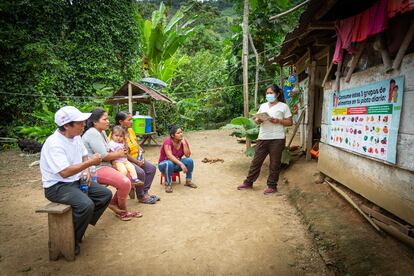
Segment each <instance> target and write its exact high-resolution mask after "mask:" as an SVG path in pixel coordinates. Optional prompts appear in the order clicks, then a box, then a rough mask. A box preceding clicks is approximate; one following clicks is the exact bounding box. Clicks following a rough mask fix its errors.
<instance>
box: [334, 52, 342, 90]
mask: <svg viewBox="0 0 414 276" xmlns="http://www.w3.org/2000/svg"><path fill="white" fill-rule="evenodd" d="M341 51H343V50H341ZM342 60H343V58H342V59H341V60H340V61H339V62H338V66H337V68H336V73H335V75H336V78H335V87H334V91H336V92H337V91H339V88H340V84H341V69H342Z"/></svg>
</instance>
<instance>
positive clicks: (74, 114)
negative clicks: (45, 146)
mask: <svg viewBox="0 0 414 276" xmlns="http://www.w3.org/2000/svg"><path fill="white" fill-rule="evenodd" d="M90 116H91V113H82V112H80V111H79V110H78V109H77V108H76V107H74V106H64V107H62V108H61V109H59V110H58V111H56V113H55V123H56V124H57V125H58V126H63V125H65V124H67V123H70V122H82V121H85V120H87V119H88V118H89V117H90Z"/></svg>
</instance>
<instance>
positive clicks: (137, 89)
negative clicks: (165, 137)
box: [106, 81, 175, 143]
mask: <svg viewBox="0 0 414 276" xmlns="http://www.w3.org/2000/svg"><path fill="white" fill-rule="evenodd" d="M153 101H163V102H167V103H170V104H174V103H175V102H174V101H173V100H172V99H170V98H168V97H167V96H166V95H164V94H162V93H160V92H158V91H156V90H154V89H152V88H151V87H148V86H146V85H145V84H142V83H136V82H133V81H127V82H125V83H124V85H122V86H121V88H119V89H118V91H116V92H115V93H114V94H113V95H112V96H111V97H109V98H108V99H107V100H106V103H107V104H112V105H117V104H125V103H128V110H129V112H130V113H132V102H136V103H143V104H148V105H149V115H150V116H151V117H152V118H153V120H152V126H153V132H151V133H146V134H144V135H143V136H144V141H143V142H142V143H144V142H145V141H146V140H148V141H151V140H153V141H154V142H155V143H157V142H156V141H155V140H154V139H153V138H152V135H155V134H156V132H157V127H156V122H155V108H154V103H153Z"/></svg>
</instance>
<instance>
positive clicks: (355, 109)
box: [328, 76, 404, 164]
mask: <svg viewBox="0 0 414 276" xmlns="http://www.w3.org/2000/svg"><path fill="white" fill-rule="evenodd" d="M403 87H404V77H403V76H399V77H394V78H392V79H388V80H383V81H379V82H375V83H370V84H367V85H364V86H361V87H356V88H352V89H348V90H342V91H339V92H334V93H332V98H331V102H330V105H329V116H328V121H329V124H328V144H330V145H333V146H336V147H340V148H343V149H347V150H350V151H353V152H357V153H359V154H362V155H365V156H369V157H372V158H377V159H380V160H384V161H387V162H389V163H393V164H395V163H396V147H397V136H398V128H399V124H400V115H401V106H402V101H403Z"/></svg>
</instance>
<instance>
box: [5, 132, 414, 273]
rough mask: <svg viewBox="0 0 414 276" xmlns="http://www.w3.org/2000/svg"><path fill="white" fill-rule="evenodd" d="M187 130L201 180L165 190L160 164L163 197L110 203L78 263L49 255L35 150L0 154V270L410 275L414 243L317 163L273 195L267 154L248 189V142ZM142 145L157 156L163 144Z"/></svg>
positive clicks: (296, 167) (298, 164)
mask: <svg viewBox="0 0 414 276" xmlns="http://www.w3.org/2000/svg"><path fill="white" fill-rule="evenodd" d="M186 137H187V138H188V139H189V141H190V145H191V148H192V152H193V158H194V160H195V171H194V182H195V183H196V184H198V185H199V188H198V189H195V190H194V189H189V188H187V187H184V186H183V184H178V183H177V184H174V186H173V187H174V192H173V193H172V194H166V193H165V192H164V191H163V189H162V186H161V185H160V184H159V180H160V178H159V177H160V174H159V172H158V171H157V174H156V177H155V179H154V182H153V187H152V189H151V192H152V193H155V194H158V195H160V196H161V197H162V199H161V201H160V202H158V203H157V204H155V205H145V204H140V203H138V202H137V201H136V200H132V199H129V200H128V206H129V208H130V209H131V210H136V209H138V210H140V211H141V212H142V213H143V214H144V217H143V218H140V219H134V220H132V221H129V222H121V221H119V220H118V219H117V218H116V217H115V216H114V215H113V213H111V211H109V210H107V211H106V212H105V213H104V215H103V216H102V218H101V220H100V221H99V223H98V225H97V226H96V227H89V228H88V230H87V232H86V237H85V239H84V241H83V243H82V244H81V254H80V255H79V256H78V257H77V258H76V261H75V262H67V261H66V260H65V259H62V258H61V259H59V260H58V261H55V262H50V261H49V260H48V248H47V239H48V237H47V235H48V233H47V216H46V215H45V214H35V213H34V211H35V209H36V208H37V207H39V206H42V205H44V204H45V203H46V202H47V200H45V198H44V195H43V189H42V187H41V182H40V173H39V168H38V167H32V168H29V167H28V164H30V163H31V162H33V161H35V160H37V159H38V157H36V156H22V155H21V153H20V151H17V150H12V151H6V152H1V153H0V244H1V246H0V275H113V274H125V275H136V274H139V275H413V271H414V250H413V249H410V248H408V247H406V246H405V245H403V244H401V243H400V242H398V241H396V240H394V239H393V238H391V237H389V236H387V235H379V234H377V233H376V232H375V230H373V228H372V227H371V226H370V225H369V224H368V223H367V222H366V221H365V220H364V219H362V218H361V216H360V215H359V214H358V213H357V212H356V211H355V210H354V209H353V208H352V207H350V205H349V204H348V203H347V202H345V201H344V200H343V199H342V198H341V197H339V196H338V195H337V194H336V193H335V192H334V191H332V189H331V188H330V187H329V186H328V185H326V184H315V183H314V181H313V180H314V178H315V177H314V174H315V173H316V172H317V169H316V165H317V163H316V161H311V162H306V161H305V160H304V159H303V158H302V159H299V160H297V161H295V162H294V163H293V164H292V165H291V166H290V167H289V168H288V169H287V170H285V171H283V173H282V175H281V179H280V182H279V191H280V192H279V194H277V195H271V196H264V195H263V190H264V188H265V183H266V177H267V172H268V170H267V165H268V161H267V160H266V161H265V164H264V166H263V170H262V174H261V176H260V178H259V179H258V181H257V182H256V183H255V188H254V190H253V191H237V190H236V186H237V185H238V184H240V183H241V182H242V180H243V179H244V177H245V175H246V172H247V170H248V167H249V164H250V161H251V159H250V158H248V157H246V156H245V155H244V147H245V145H243V144H238V143H237V142H236V139H235V138H233V137H230V136H229V132H228V131H224V130H211V131H200V132H190V133H187V134H186ZM145 149H146V158H147V159H148V160H149V161H151V162H153V163H156V162H157V158H158V153H159V147H157V146H146V147H145ZM205 157H207V158H221V159H223V160H224V162H223V163H220V162H218V163H214V164H210V163H202V162H201V160H203V159H204V158H205ZM183 178H184V177H183ZM182 180H184V179H182ZM348 192H349V191H348ZM352 196H353V197H355V195H352Z"/></svg>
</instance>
